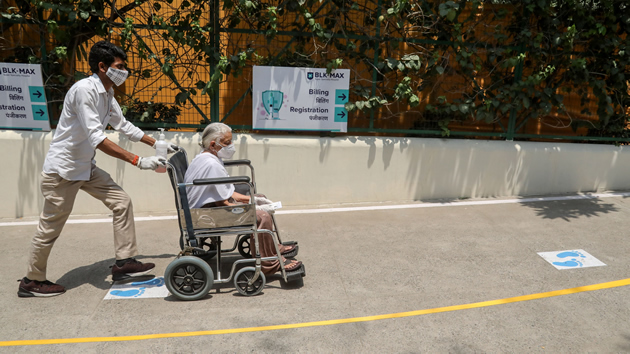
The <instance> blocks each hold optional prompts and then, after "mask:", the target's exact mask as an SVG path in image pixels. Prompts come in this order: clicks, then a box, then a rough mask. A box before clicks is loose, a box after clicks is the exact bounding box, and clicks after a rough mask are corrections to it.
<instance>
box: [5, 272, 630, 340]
mask: <svg viewBox="0 0 630 354" xmlns="http://www.w3.org/2000/svg"><path fill="white" fill-rule="evenodd" d="M626 285H630V278H629V279H622V280H616V281H611V282H607V283H600V284H593V285H587V286H580V287H577V288H570V289H564V290H556V291H549V292H545V293H537V294H531V295H522V296H516V297H509V298H505V299H499V300H491V301H482V302H475V303H472V304H464V305H455V306H446V307H437V308H433V309H427V310H418V311H409V312H399V313H390V314H385V315H376V316H365V317H353V318H342V319H337V320H328V321H315V322H304V323H292V324H284V325H275V326H263V327H247V328H233V329H219V330H212V331H195V332H177V333H158V334H145V335H139V336H120V337H86V338H62V339H35V340H14V341H2V342H0V347H10V346H20V345H47V344H74V343H95V342H124V341H133V340H145V339H158V338H177V337H195V336H210V335H217V334H233V333H246V332H262V331H275V330H279V329H292V328H306V327H317V326H331V325H337V324H343V323H357V322H368V321H378V320H386V319H391V318H402V317H412V316H420V315H428V314H432V313H440V312H450V311H459V310H468V309H474V308H479V307H487V306H495V305H503V304H510V303H514V302H522V301H528V300H536V299H543V298H547V297H554V296H560V295H569V294H576V293H582V292H586V291H594V290H602V289H610V288H617V287H620V286H626Z"/></svg>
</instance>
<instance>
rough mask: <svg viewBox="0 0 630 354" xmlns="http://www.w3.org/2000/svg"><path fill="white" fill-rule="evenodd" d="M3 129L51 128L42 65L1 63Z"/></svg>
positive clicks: (1, 125)
mask: <svg viewBox="0 0 630 354" xmlns="http://www.w3.org/2000/svg"><path fill="white" fill-rule="evenodd" d="M0 129H30V130H45V131H49V130H50V122H49V120H48V108H47V105H46V93H45V92H44V83H43V81H42V70H41V67H40V65H34V64H14V63H0Z"/></svg>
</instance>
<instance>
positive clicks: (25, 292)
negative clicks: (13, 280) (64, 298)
mask: <svg viewBox="0 0 630 354" xmlns="http://www.w3.org/2000/svg"><path fill="white" fill-rule="evenodd" d="M65 292H66V288H64V287H63V286H61V285H59V284H55V283H53V282H49V281H48V280H44V281H37V280H29V279H27V278H26V277H24V278H22V279H21V280H20V288H19V289H18V296H19V297H34V296H37V297H47V296H55V295H61V294H63V293H65Z"/></svg>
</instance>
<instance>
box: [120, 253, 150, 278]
mask: <svg viewBox="0 0 630 354" xmlns="http://www.w3.org/2000/svg"><path fill="white" fill-rule="evenodd" d="M153 268H155V264H153V263H142V262H140V261H137V260H136V259H135V258H129V260H128V261H127V262H126V263H125V264H123V265H122V266H118V265H116V264H115V263H114V266H112V278H113V279H114V281H119V280H125V279H128V278H132V277H139V276H141V275H145V274H147V273H149V272H150V271H151V269H153Z"/></svg>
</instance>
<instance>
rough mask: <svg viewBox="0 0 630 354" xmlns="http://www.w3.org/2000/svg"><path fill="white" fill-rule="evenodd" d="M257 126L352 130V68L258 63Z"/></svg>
mask: <svg viewBox="0 0 630 354" xmlns="http://www.w3.org/2000/svg"><path fill="white" fill-rule="evenodd" d="M253 76H254V77H253V81H254V87H253V92H252V94H253V99H252V117H253V124H252V126H253V128H254V129H268V130H271V129H273V130H325V131H335V132H346V131H348V111H346V108H345V107H344V105H345V104H346V103H347V102H348V98H349V97H348V96H349V90H348V88H349V86H350V70H348V69H337V70H333V71H332V72H331V73H330V74H327V73H326V69H312V68H286V67H280V66H254V74H253Z"/></svg>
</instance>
